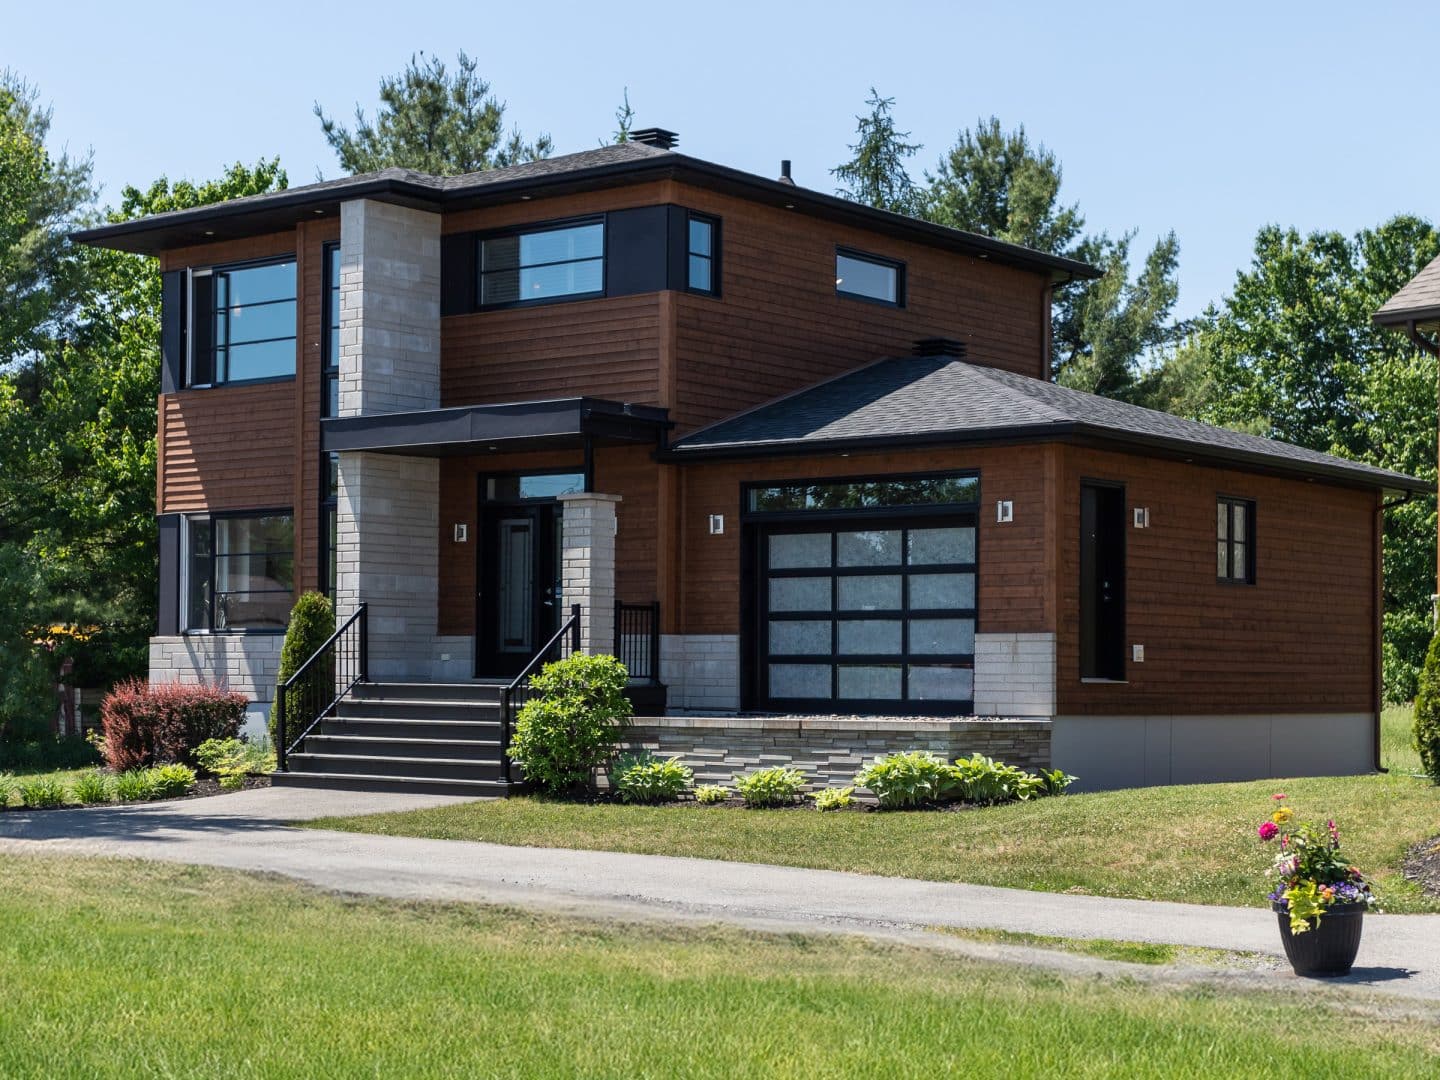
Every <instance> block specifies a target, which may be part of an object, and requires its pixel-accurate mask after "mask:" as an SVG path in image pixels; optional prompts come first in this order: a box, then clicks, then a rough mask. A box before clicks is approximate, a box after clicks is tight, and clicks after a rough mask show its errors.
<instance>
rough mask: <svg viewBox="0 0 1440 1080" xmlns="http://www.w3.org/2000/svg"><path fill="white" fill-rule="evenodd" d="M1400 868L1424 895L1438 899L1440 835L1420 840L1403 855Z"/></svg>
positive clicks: (1439, 888) (1439, 889)
mask: <svg viewBox="0 0 1440 1080" xmlns="http://www.w3.org/2000/svg"><path fill="white" fill-rule="evenodd" d="M1402 870H1403V872H1404V874H1405V877H1406V879H1407V880H1409V881H1413V882H1414V883H1415V884H1416V885H1418V886H1419V887H1420V890H1421V891H1422V892H1423V893H1424V894H1425V895H1426V896H1433V897H1435V898H1437V899H1440V836H1432V837H1430V838H1428V839H1426V840H1422V841H1421V842H1420V843H1418V844H1416V845H1415V846H1414V847H1413V848H1411V849H1410V851H1409V853H1408V854H1407V855H1406V856H1405V862H1404V864H1403V867H1402Z"/></svg>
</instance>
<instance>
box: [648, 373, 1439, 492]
mask: <svg viewBox="0 0 1440 1080" xmlns="http://www.w3.org/2000/svg"><path fill="white" fill-rule="evenodd" d="M1058 438H1087V439H1094V440H1098V441H1102V442H1118V443H1124V444H1129V445H1131V446H1141V447H1145V448H1148V449H1152V450H1155V449H1158V450H1163V451H1170V452H1173V453H1174V454H1175V455H1176V456H1180V457H1190V456H1192V455H1193V457H1195V458H1205V459H1207V460H1211V461H1213V460H1217V459H1218V460H1222V461H1224V462H1226V463H1231V464H1238V465H1242V466H1248V467H1252V468H1253V467H1259V468H1263V469H1267V470H1280V471H1284V472H1290V473H1303V474H1305V475H1309V476H1317V477H1325V478H1328V479H1333V480H1339V481H1344V482H1348V483H1354V484H1362V485H1365V486H1369V487H1380V488H1386V489H1395V490H1402V491H1433V490H1434V486H1433V485H1431V484H1427V483H1426V482H1425V481H1423V480H1418V479H1416V478H1415V477H1413V476H1406V475H1404V474H1402V473H1397V472H1391V471H1389V470H1387V469H1377V468H1374V467H1372V466H1370V465H1364V464H1361V463H1360V462H1357V461H1350V460H1347V459H1345V458H1340V457H1335V456H1333V455H1330V454H1321V453H1318V452H1316V451H1314V450H1306V449H1304V448H1302V447H1299V446H1291V445H1290V444H1289V443H1283V442H1276V441H1274V440H1272V439H1262V438H1259V437H1257V436H1254V435H1244V434H1241V433H1240V432H1236V431H1230V430H1228V429H1226V428H1218V427H1211V426H1210V425H1208V424H1201V423H1197V422H1195V421H1193V420H1183V419H1181V418H1180V417H1178V416H1171V415H1170V414H1169V413H1163V412H1157V411H1155V410H1154V409H1143V408H1140V407H1139V406H1136V405H1127V404H1125V403H1124V402H1120V401H1112V400H1111V399H1109V398H1103V397H1098V396H1096V395H1094V394H1087V393H1083V392H1082V391H1079V390H1071V389H1068V388H1067V387H1063V386H1057V385H1055V384H1054V383H1051V382H1047V381H1044V380H1041V379H1034V378H1030V377H1028V376H1025V375H1017V374H1014V373H1013V372H1008V371H1000V370H998V369H996V368H989V367H979V366H976V365H974V364H968V363H965V362H964V361H961V360H956V359H952V358H950V357H944V356H918V357H905V358H896V359H889V360H879V361H876V362H875V363H873V364H869V365H867V366H865V367H863V368H859V369H857V370H855V371H851V372H848V373H846V374H844V375H840V376H838V377H836V378H833V379H829V380H827V381H825V382H822V383H817V384H816V385H814V386H811V387H808V388H806V389H804V390H800V391H798V392H796V393H793V394H789V395H787V396H786V397H782V398H778V399H776V400H774V401H771V402H768V403H766V404H764V405H759V406H757V407H755V408H753V409H750V410H748V411H746V412H743V413H738V414H736V415H735V416H732V417H729V418H728V419H725V420H721V421H719V422H718V423H715V424H711V425H710V426H709V427H706V428H702V429H701V430H699V431H696V432H693V433H691V434H690V435H687V436H685V437H684V438H683V439H680V440H678V441H677V442H676V443H675V444H674V445H673V446H672V447H671V448H670V450H669V451H668V452H667V457H668V458H669V459H671V460H677V461H683V460H688V459H696V458H704V457H737V456H749V455H751V454H764V455H767V456H768V455H773V454H776V453H780V452H786V451H791V452H802V451H812V452H813V451H815V450H822V451H833V450H835V449H837V448H839V447H845V448H846V449H850V448H857V449H859V448H863V447H865V446H867V445H873V446H887V445H888V446H895V445H912V446H923V445H935V444H938V443H954V442H996V441H1006V440H1015V441H1020V440H1023V441H1035V440H1041V439H1058Z"/></svg>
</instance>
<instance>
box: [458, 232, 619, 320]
mask: <svg viewBox="0 0 1440 1080" xmlns="http://www.w3.org/2000/svg"><path fill="white" fill-rule="evenodd" d="M479 276H480V306H481V307H503V306H507V305H510V304H528V303H535V302H543V301H546V300H556V299H559V298H561V297H576V296H598V295H600V294H601V293H603V292H604V290H605V223H604V222H603V221H587V222H583V223H580V224H570V225H558V226H551V227H547V228H543V229H531V230H527V231H521V232H513V233H505V234H503V235H500V236H487V237H483V238H482V239H481V240H480V275H479Z"/></svg>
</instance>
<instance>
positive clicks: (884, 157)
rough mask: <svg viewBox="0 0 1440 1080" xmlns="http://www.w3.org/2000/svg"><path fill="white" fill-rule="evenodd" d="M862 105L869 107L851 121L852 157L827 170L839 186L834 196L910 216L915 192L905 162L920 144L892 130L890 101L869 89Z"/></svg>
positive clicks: (892, 101) (892, 103)
mask: <svg viewBox="0 0 1440 1080" xmlns="http://www.w3.org/2000/svg"><path fill="white" fill-rule="evenodd" d="M865 104H866V105H868V106H870V111H869V113H867V114H865V115H864V116H857V117H856V118H855V122H856V130H855V134H856V140H855V143H854V144H853V145H852V146H851V147H850V151H851V154H852V155H853V156H852V157H851V158H850V160H849V161H847V162H845V163H844V164H842V165H837V166H835V168H833V169H831V170H830V174H831V175H832V176H834V177H835V178H836V179H837V180H839V181H840V184H841V186H840V187H839V188H838V189H836V194H837V195H840V196H842V197H843V198H846V199H850V200H852V201H854V202H859V203H865V204H866V205H867V206H878V207H879V208H880V209H882V210H890V211H893V212H894V213H897V214H910V213H914V212H915V210H916V208H917V206H918V202H917V198H918V192H917V191H916V189H915V184H914V182H913V181H911V179H910V174H909V173H908V172H907V171H906V169H905V161H906V159H907V158H910V157H912V156H913V155H914V154H915V153H916V152H917V151H918V150H919V149H920V144H919V143H912V142H907V141H906V140H907V139H909V138H910V132H908V131H897V130H896V128H895V119H894V117H892V116H891V115H890V110H891V108H893V107H894V105H895V99H894V98H887V97H881V96H880V94H879V93H878V92H877V91H876V90H875V88H874V87H873V86H872V87H871V88H870V96H869V97H868V98H866V99H865Z"/></svg>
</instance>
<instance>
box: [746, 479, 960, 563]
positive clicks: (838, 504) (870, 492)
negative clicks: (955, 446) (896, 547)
mask: <svg viewBox="0 0 1440 1080" xmlns="http://www.w3.org/2000/svg"><path fill="white" fill-rule="evenodd" d="M979 500H980V478H979V477H978V476H973V475H961V474H956V475H949V476H915V477H903V476H902V477H895V478H893V479H879V480H811V481H802V482H799V483H792V484H776V485H772V486H767V487H752V488H750V489H749V491H748V492H747V497H746V506H747V509H748V510H749V511H750V512H751V513H784V512H794V511H825V510H868V509H870V508H872V507H904V506H950V505H972V504H974V503H977V502H979ZM888 540H889V534H886V533H870V534H863V535H862V534H854V536H853V537H852V538H851V539H850V540H847V542H846V543H847V550H848V551H851V552H852V554H851V555H849V556H848V557H851V558H861V557H865V558H871V559H879V558H882V557H884V556H885V551H886V550H887V549H886V543H887V542H888Z"/></svg>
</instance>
